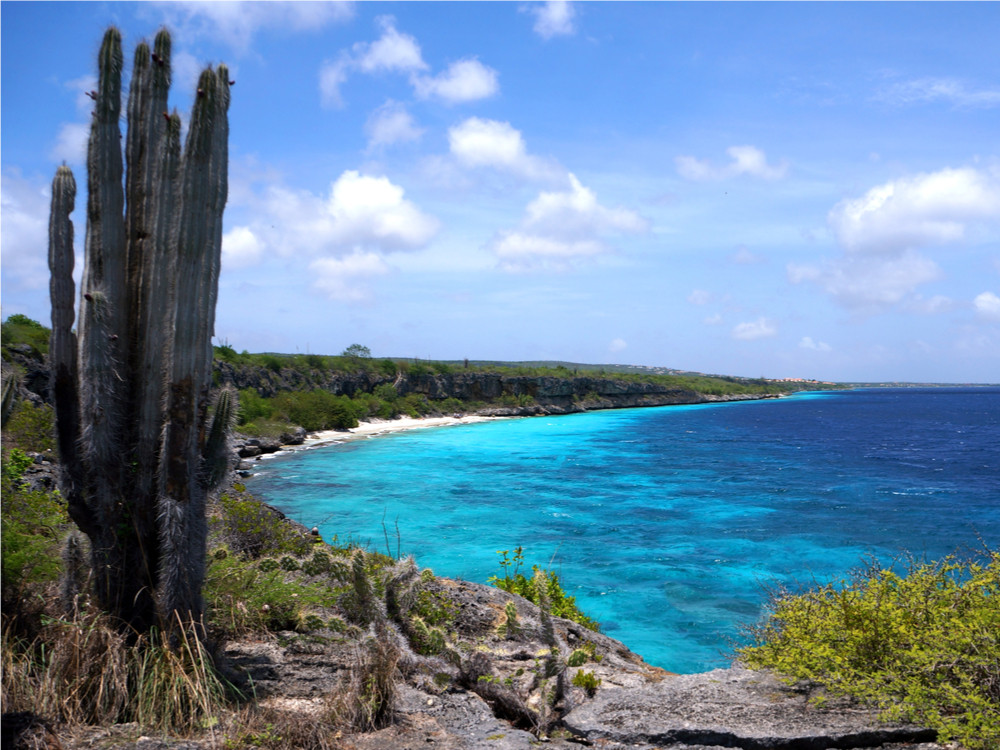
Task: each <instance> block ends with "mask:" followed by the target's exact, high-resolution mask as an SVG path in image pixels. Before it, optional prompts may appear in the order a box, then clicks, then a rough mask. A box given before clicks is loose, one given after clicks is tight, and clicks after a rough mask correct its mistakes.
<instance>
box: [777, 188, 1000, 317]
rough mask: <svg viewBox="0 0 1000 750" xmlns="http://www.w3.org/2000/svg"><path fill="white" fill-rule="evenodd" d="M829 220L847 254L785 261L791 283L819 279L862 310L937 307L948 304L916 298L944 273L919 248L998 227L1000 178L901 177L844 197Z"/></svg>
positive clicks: (832, 292)
mask: <svg viewBox="0 0 1000 750" xmlns="http://www.w3.org/2000/svg"><path fill="white" fill-rule="evenodd" d="M828 221H829V224H830V227H831V229H832V230H833V234H834V236H835V237H836V238H837V240H838V243H839V244H840V246H841V248H842V249H843V251H844V254H843V255H842V256H841V257H840V258H837V259H834V260H831V261H826V262H825V263H822V264H819V265H793V266H789V268H788V273H789V279H790V280H791V281H792V282H793V283H798V282H802V281H812V282H815V283H818V284H819V285H820V286H821V287H822V288H823V289H825V290H826V291H827V292H828V293H829V294H830V295H831V296H832V297H833V298H834V299H835V300H836V301H837V302H838V303H840V304H842V305H844V306H845V307H848V308H851V309H854V310H856V311H859V312H865V313H874V312H879V311H881V310H883V309H885V308H887V307H890V306H893V305H897V304H900V303H906V304H907V305H908V306H909V307H910V309H914V310H918V311H921V312H939V311H942V310H944V309H946V307H947V306H946V305H945V304H944V303H942V302H941V300H938V301H937V302H935V303H934V304H933V305H931V304H930V303H927V302H926V301H924V300H923V299H922V298H920V297H918V296H916V295H915V291H916V289H917V288H918V287H919V286H920V285H922V284H926V283H928V282H931V281H934V280H936V279H939V278H941V276H942V275H943V274H942V271H941V268H940V267H939V266H938V264H937V263H936V262H935V261H934V260H932V259H931V258H929V257H926V256H925V255H923V254H922V253H921V252H919V250H921V249H923V248H929V247H930V248H934V249H942V248H943V247H944V246H949V245H956V244H958V243H961V242H963V241H966V240H968V239H969V238H970V237H972V236H974V235H975V232H976V231H977V230H979V229H980V228H983V227H990V226H997V225H998V224H1000V180H998V178H997V177H996V176H995V175H991V174H989V173H987V172H983V171H979V170H976V169H972V168H962V169H942V170H940V171H938V172H933V173H929V174H918V175H915V176H912V177H903V178H900V179H898V180H893V181H891V182H887V183H885V184H883V185H877V186H876V187H873V188H871V189H870V190H868V191H867V192H866V193H865V194H864V195H862V196H861V197H859V198H853V199H847V200H844V201H841V202H840V203H838V204H837V205H836V206H834V208H833V209H832V210H831V211H830V214H829V216H828ZM935 299H936V298H935Z"/></svg>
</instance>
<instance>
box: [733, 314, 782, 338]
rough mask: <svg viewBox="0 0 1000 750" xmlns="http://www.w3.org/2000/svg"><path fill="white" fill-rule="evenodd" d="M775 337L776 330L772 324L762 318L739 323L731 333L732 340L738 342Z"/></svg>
mask: <svg viewBox="0 0 1000 750" xmlns="http://www.w3.org/2000/svg"><path fill="white" fill-rule="evenodd" d="M777 335H778V329H777V327H776V326H775V324H774V322H773V321H771V320H769V319H767V318H764V317H760V318H757V320H752V321H748V322H746V323H740V324H738V325H737V326H735V327H734V328H733V331H732V336H733V338H734V339H738V340H740V341H756V340H758V339H768V338H772V337H774V336H777Z"/></svg>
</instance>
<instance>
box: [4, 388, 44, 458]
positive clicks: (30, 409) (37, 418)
mask: <svg viewBox="0 0 1000 750" xmlns="http://www.w3.org/2000/svg"><path fill="white" fill-rule="evenodd" d="M3 436H4V442H5V444H7V445H16V446H17V447H19V448H21V449H22V450H26V451H31V452H33V453H44V452H45V451H50V450H54V449H55V446H56V440H55V415H54V413H53V411H52V407H51V406H49V405H48V404H41V405H40V406H35V405H34V404H33V403H31V402H30V401H21V402H19V403H18V404H17V406H15V407H14V411H13V412H12V413H11V415H10V418H9V419H8V420H7V421H6V422H4V425H3Z"/></svg>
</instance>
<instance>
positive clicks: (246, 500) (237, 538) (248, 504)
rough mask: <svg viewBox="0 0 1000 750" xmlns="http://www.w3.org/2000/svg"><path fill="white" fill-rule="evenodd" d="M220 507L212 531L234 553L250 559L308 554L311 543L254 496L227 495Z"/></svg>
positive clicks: (223, 497) (222, 498)
mask: <svg viewBox="0 0 1000 750" xmlns="http://www.w3.org/2000/svg"><path fill="white" fill-rule="evenodd" d="M219 506H220V511H221V513H220V515H219V517H218V518H216V519H214V521H213V531H215V533H216V535H217V536H218V538H219V539H220V540H221V542H222V543H223V544H226V545H228V547H229V548H230V549H232V550H233V551H234V552H238V553H239V554H241V555H243V556H244V557H248V558H251V559H253V558H259V557H264V556H268V555H275V556H276V555H282V554H285V553H290V554H293V555H299V556H302V555H305V554H307V553H308V552H309V549H310V542H309V540H308V539H306V538H305V537H304V536H303V535H302V534H300V533H298V532H296V531H295V530H294V529H293V528H292V527H291V526H290V525H289V524H287V523H285V521H284V519H282V517H281V516H280V515H278V513H277V512H275V511H274V510H272V509H271V508H269V507H267V506H266V505H265V504H264V503H262V502H260V501H259V500H257V499H256V498H254V497H253V496H250V495H229V494H225V495H222V497H220V498H219Z"/></svg>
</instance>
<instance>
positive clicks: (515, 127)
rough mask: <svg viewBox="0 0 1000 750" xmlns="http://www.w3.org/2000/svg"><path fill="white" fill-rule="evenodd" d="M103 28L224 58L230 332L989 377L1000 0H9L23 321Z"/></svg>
mask: <svg viewBox="0 0 1000 750" xmlns="http://www.w3.org/2000/svg"><path fill="white" fill-rule="evenodd" d="M112 23H113V24H116V25H118V26H119V27H120V28H121V29H122V31H123V33H124V36H125V40H126V50H127V51H126V59H127V60H129V59H130V57H131V50H132V49H133V47H134V45H135V43H136V42H137V41H138V40H140V39H142V38H151V37H152V36H153V34H155V32H156V30H157V29H158V28H159V27H160V26H161V25H163V24H166V25H167V26H168V27H169V28H170V29H171V30H172V31H173V33H174V70H175V73H174V89H173V91H172V101H173V104H174V105H175V106H176V107H177V108H178V109H179V111H180V112H181V113H182V116H185V114H186V112H187V111H188V109H189V106H190V101H191V92H192V91H193V88H194V80H195V77H196V75H197V72H198V70H199V69H200V67H202V66H203V65H205V64H208V63H217V62H225V63H226V64H227V65H229V66H230V68H231V70H232V71H233V78H234V79H235V80H236V85H235V86H234V87H233V99H232V107H231V109H230V127H231V136H230V192H229V202H228V205H227V208H226V214H225V237H224V242H223V270H222V276H221V280H220V294H219V307H218V313H217V324H216V334H217V341H221V342H227V343H229V344H230V345H232V346H234V347H235V348H236V349H237V350H243V349H247V350H249V351H281V352H313V353H322V354H336V353H339V352H340V351H341V350H342V349H344V348H345V347H346V346H347V345H349V344H351V343H354V342H358V343H361V344H364V345H367V346H369V347H370V348H371V350H372V352H373V354H374V355H375V356H401V357H402V356H405V357H421V358H427V359H460V358H463V357H468V358H471V359H508V360H539V359H558V360H568V361H576V362H590V363H628V364H640V365H656V366H666V367H675V368H680V369H691V370H699V371H703V372H714V373H726V374H736V375H745V376H754V377H756V376H761V375H763V376H766V377H806V378H819V379H831V380H915V381H950V382H997V381H1000V72H998V71H1000V65H998V58H997V53H996V37H997V32H998V30H1000V4H998V3H914V4H911V3H885V4H882V3H847V4H841V3H802V4H800V3H775V4H771V3H692V4H687V3H658V2H649V3H626V2H620V3H618V2H616V3H603V2H593V3H591V2H587V3H513V2H491V3H446V2H436V3H420V2H405V3H356V4H327V3H319V2H316V3H304V4H297V3H239V2H231V3H226V2H215V3H204V4H202V3H186V2H174V3H155V2H150V3H102V2H90V3H48V2H45V3H34V2H4V3H3V4H2V6H0V35H2V40H0V41H2V46H0V55H2V65H0V76H2V84H0V86H2V87H0V106H2V120H0V122H2V143H0V161H2V180H3V181H2V198H3V204H2V214H0V219H2V252H3V259H2V260H3V268H2V270H3V276H2V293H3V297H2V306H3V316H4V317H6V316H8V315H10V314H12V313H15V312H19V313H24V314H27V315H30V316H32V317H34V318H37V319H39V320H42V321H45V322H48V317H49V309H48V272H47V268H46V260H45V258H46V244H47V234H46V232H47V220H48V201H49V184H50V183H51V179H52V176H53V175H54V173H55V169H56V167H57V166H58V165H59V164H60V163H62V162H63V161H66V162H67V163H68V164H69V165H70V166H71V167H73V169H74V172H75V173H76V175H77V181H78V183H80V184H81V185H82V184H84V182H85V181H84V180H83V175H84V168H83V158H84V148H85V141H86V133H87V123H88V120H89V109H90V107H89V106H88V104H89V102H90V100H89V99H88V98H87V97H86V92H87V91H89V90H90V89H92V88H93V87H94V79H95V74H96V70H95V65H96V62H95V58H96V51H97V48H98V45H99V42H100V38H101V35H102V33H103V31H104V29H105V28H106V27H107V25H109V24H112ZM84 205H85V201H84V199H83V196H82V195H81V196H80V197H78V200H77V207H78V208H77V211H76V213H75V215H74V218H75V223H76V227H77V230H76V236H77V238H78V243H79V244H80V247H79V248H78V267H79V266H80V265H82V252H83V248H82V237H83V227H84V211H83V209H82V206H84Z"/></svg>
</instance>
